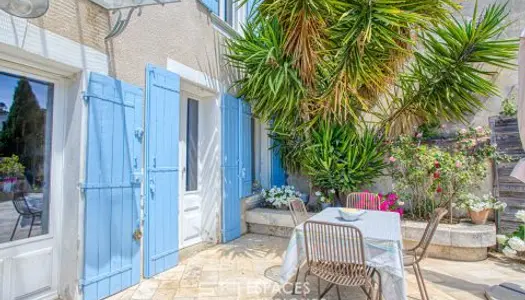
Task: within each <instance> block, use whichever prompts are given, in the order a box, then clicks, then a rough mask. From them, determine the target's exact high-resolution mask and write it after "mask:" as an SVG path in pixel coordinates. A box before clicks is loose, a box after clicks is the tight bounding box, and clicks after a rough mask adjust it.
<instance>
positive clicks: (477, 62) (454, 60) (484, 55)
mask: <svg viewBox="0 0 525 300" xmlns="http://www.w3.org/2000/svg"><path fill="white" fill-rule="evenodd" d="M507 15H508V14H507V11H506V7H505V5H498V4H495V5H491V6H489V7H488V8H487V9H486V10H485V11H484V12H483V13H482V14H481V15H478V14H477V12H475V14H474V16H473V18H472V19H471V20H463V19H455V18H451V19H450V20H447V21H444V22H443V23H441V25H439V26H437V27H435V28H433V29H432V30H430V31H429V32H427V33H426V34H421V36H420V38H421V40H422V47H421V48H422V50H423V51H421V52H418V53H416V54H415V60H414V62H413V63H412V64H411V66H410V68H409V71H408V72H407V73H405V74H403V75H402V76H401V77H400V82H399V86H400V89H399V90H400V93H401V95H400V97H399V98H395V99H394V101H392V103H391V104H392V107H394V109H393V111H394V112H393V114H392V115H391V116H390V117H389V118H388V119H387V120H386V122H385V125H386V126H388V127H390V129H391V134H399V133H406V132H409V131H411V130H413V127H415V126H418V125H421V124H422V123H424V122H436V121H437V122H439V121H443V120H445V121H466V118H467V117H468V116H469V115H472V114H474V113H475V112H477V111H478V110H479V109H481V108H483V103H482V101H481V100H480V96H481V97H489V96H494V95H497V92H498V90H497V87H496V85H495V83H494V82H493V81H491V75H494V74H496V73H497V72H496V70H495V69H496V68H510V67H512V66H513V64H512V62H513V61H514V60H515V57H516V53H517V50H518V44H517V40H509V39H498V38H499V36H500V35H501V34H502V33H503V31H504V30H505V28H506V27H507V25H508V24H507V23H506V21H505V20H506V18H507ZM490 69H492V71H491V70H490Z"/></svg>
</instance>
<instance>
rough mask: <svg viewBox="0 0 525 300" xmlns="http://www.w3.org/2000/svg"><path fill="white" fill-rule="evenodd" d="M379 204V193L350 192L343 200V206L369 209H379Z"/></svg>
mask: <svg viewBox="0 0 525 300" xmlns="http://www.w3.org/2000/svg"><path fill="white" fill-rule="evenodd" d="M380 205H381V198H380V197H379V195H378V194H374V193H368V192H359V193H350V194H348V196H347V197H346V200H345V202H344V207H348V208H360V209H369V210H379V207H380Z"/></svg>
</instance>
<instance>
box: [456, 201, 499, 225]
mask: <svg viewBox="0 0 525 300" xmlns="http://www.w3.org/2000/svg"><path fill="white" fill-rule="evenodd" d="M458 206H459V207H462V208H465V209H467V210H468V212H469V216H470V219H471V220H472V223H474V224H476V225H483V224H485V223H486V222H487V218H488V216H489V214H490V212H491V211H492V210H504V209H505V207H507V204H506V203H504V202H500V201H498V200H496V198H494V197H493V196H492V194H485V195H483V196H482V197H478V196H476V195H474V194H464V195H461V196H460V198H459V203H458Z"/></svg>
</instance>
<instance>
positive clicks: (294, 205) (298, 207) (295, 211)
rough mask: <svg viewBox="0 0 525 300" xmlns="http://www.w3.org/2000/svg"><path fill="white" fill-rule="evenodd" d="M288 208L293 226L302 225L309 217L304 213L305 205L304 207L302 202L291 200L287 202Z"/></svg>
mask: <svg viewBox="0 0 525 300" xmlns="http://www.w3.org/2000/svg"><path fill="white" fill-rule="evenodd" d="M288 206H289V207H290V214H291V215H292V220H293V223H294V224H295V226H297V225H299V224H301V223H303V222H304V221H306V220H308V218H309V217H310V216H309V215H308V212H307V211H306V205H304V202H303V200H301V199H299V198H292V199H291V200H290V201H289V202H288Z"/></svg>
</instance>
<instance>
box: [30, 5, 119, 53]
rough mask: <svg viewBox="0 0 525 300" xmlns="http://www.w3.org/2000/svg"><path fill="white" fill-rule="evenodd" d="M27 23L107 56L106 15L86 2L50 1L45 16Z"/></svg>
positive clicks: (104, 11) (107, 14)
mask: <svg viewBox="0 0 525 300" xmlns="http://www.w3.org/2000/svg"><path fill="white" fill-rule="evenodd" d="M30 22H31V23H32V24H34V25H36V26H38V27H40V28H43V29H47V30H49V31H51V32H53V33H56V34H59V35H61V36H63V37H65V38H68V39H70V40H73V41H75V42H77V43H80V44H85V45H87V46H90V47H92V48H94V49H96V50H99V51H101V52H104V53H106V45H105V42H104V37H105V36H106V35H107V34H108V32H109V27H110V24H109V12H108V11H107V10H106V9H104V8H102V7H100V6H98V5H96V4H94V3H93V2H90V1H89V0H51V1H50V6H49V10H48V11H47V13H46V14H45V15H44V16H42V17H40V18H37V19H32V20H30Z"/></svg>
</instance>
